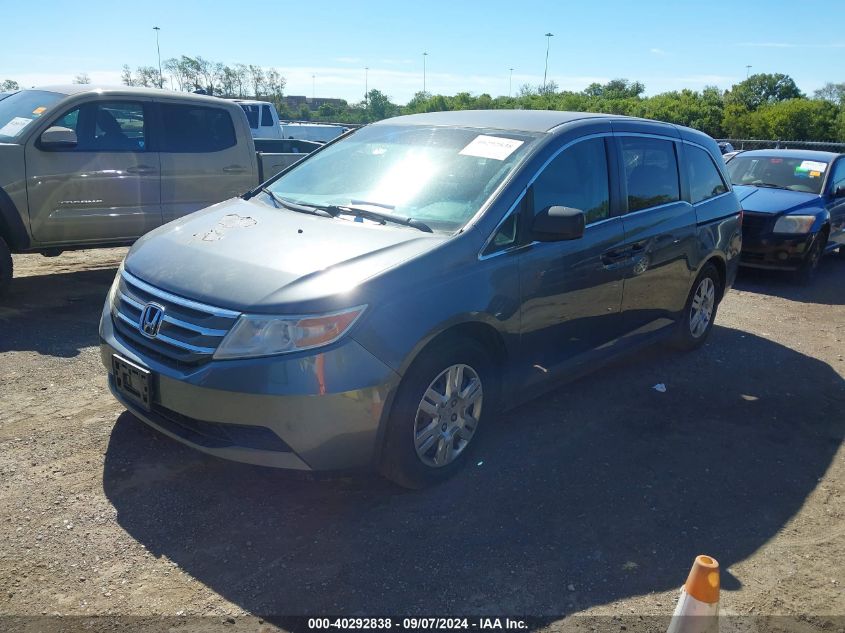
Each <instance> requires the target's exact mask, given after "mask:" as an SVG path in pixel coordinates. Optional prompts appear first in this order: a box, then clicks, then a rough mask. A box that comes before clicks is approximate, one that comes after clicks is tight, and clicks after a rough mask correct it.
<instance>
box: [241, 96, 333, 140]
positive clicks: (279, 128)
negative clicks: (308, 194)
mask: <svg viewBox="0 0 845 633" xmlns="http://www.w3.org/2000/svg"><path fill="white" fill-rule="evenodd" d="M232 101H234V102H235V103H237V104H238V105H239V106H241V108H243V110H244V112H245V113H246V118H247V121H249V130H250V132H252V137H253V138H256V139H259V138H260V139H270V138H279V139H281V138H284V139H294V140H299V141H313V142H316V143H328V142H329V141H332V140H334V139H336V138H337V137H338V136H340V135H341V134H345V133H346V132H348V131H349V128H348V127H346V126H344V125H334V124H332V123H305V122H301V121H284V122H282V121H280V120H279V113H278V112H277V111H276V106H274V105H273V104H272V103H269V102H267V101H254V100H250V99H232Z"/></svg>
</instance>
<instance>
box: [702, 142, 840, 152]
mask: <svg viewBox="0 0 845 633" xmlns="http://www.w3.org/2000/svg"><path fill="white" fill-rule="evenodd" d="M716 140H717V141H718V142H719V143H723V142H724V143H730V144H731V145H733V148H734V149H735V150H749V149H814V150H819V151H823V152H839V153H845V143H823V142H819V141H780V140H777V141H771V140H768V141H767V140H761V139H747V138H720V139H716Z"/></svg>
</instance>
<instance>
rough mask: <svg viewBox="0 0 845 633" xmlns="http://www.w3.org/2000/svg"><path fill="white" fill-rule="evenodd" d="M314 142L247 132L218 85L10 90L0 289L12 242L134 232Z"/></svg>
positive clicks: (47, 248) (126, 236)
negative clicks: (193, 90)
mask: <svg viewBox="0 0 845 633" xmlns="http://www.w3.org/2000/svg"><path fill="white" fill-rule="evenodd" d="M276 127H277V128H278V127H279V126H278V124H277V125H276ZM319 147H320V145H319V144H317V143H309V142H306V141H293V140H283V139H280V138H277V139H276V140H257V141H253V138H252V135H251V134H250V130H249V124H248V122H247V117H246V116H245V115H244V111H243V110H242V109H241V107H240V106H239V105H237V104H235V103H233V102H231V101H227V100H225V99H218V98H215V97H207V96H202V95H194V94H186V93H179V92H171V91H167V90H157V89H150V88H127V87H120V88H95V87H92V86H90V85H74V86H59V87H47V88H40V89H33V90H21V91H19V92H16V93H14V94H12V95H10V96H8V97H6V98H5V99H2V100H0V294H2V293H3V291H4V290H5V289H6V288H7V287H8V285H9V282H10V280H11V278H12V257H11V253H25V252H39V253H43V254H45V255H56V254H58V253H60V252H61V251H63V250H71V249H79V248H93V247H100V246H117V245H123V244H129V243H131V242H133V241H134V240H136V239H137V238H138V237H140V236H141V235H143V234H144V233H146V232H147V231H150V230H151V229H154V228H155V227H157V226H159V225H161V224H164V223H165V222H169V221H171V220H174V219H176V218H178V217H180V216H183V215H185V214H188V213H191V212H193V211H196V210H198V209H202V208H203V207H207V206H209V205H210V204H213V203H216V202H220V201H222V200H225V199H227V198H232V197H234V196H239V195H241V194H242V193H244V192H246V191H247V190H249V189H252V188H254V187H255V186H256V185H257V184H259V183H260V182H264V181H265V180H267V179H269V178H271V177H272V176H274V175H275V174H277V173H278V172H279V171H281V170H283V169H285V168H287V167H289V166H290V165H292V164H293V163H295V162H296V161H298V160H300V159H301V158H303V157H304V156H305V155H307V154H308V152H310V151H312V150H314V149H316V148H319Z"/></svg>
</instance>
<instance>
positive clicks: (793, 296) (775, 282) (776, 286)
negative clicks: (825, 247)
mask: <svg viewBox="0 0 845 633" xmlns="http://www.w3.org/2000/svg"><path fill="white" fill-rule="evenodd" d="M734 288H736V289H737V290H746V291H748V292H757V293H760V294H764V295H766V294H768V295H776V296H778V297H783V298H784V299H790V300H792V301H798V302H802V303H817V304H824V305H835V306H838V305H845V257H841V256H839V255H838V254H832V255H827V256H826V257H824V258H823V259H822V260H821V262H820V263H819V270H818V272H817V273H816V278H815V279H814V280H813V281H811V282H810V283H806V282H802V281H799V280H798V279H796V276H795V275H794V274H793V273H790V272H785V271H780V270H759V269H755V268H740V272H739V275H738V276H737V279H736V282H735V283H734Z"/></svg>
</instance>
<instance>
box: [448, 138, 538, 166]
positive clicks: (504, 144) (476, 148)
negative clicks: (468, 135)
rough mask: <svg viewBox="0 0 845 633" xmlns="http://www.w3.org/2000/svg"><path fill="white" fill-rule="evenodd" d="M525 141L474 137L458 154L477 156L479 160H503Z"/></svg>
mask: <svg viewBox="0 0 845 633" xmlns="http://www.w3.org/2000/svg"><path fill="white" fill-rule="evenodd" d="M524 142H525V141H517V140H515V139H512V138H501V137H498V136H486V135H484V134H481V135H479V136H476V137H475V138H474V139H472V141H471V142H470V144H469V145H467V146H466V147H465V148H463V149H462V150H461V151H460V152H458V153H459V154H461V155H462V156H477V157H479V158H493V159H495V160H505V159H506V158H507V157H508V156H510V155H511V154H513V153H514V151H516V149H517V148H518V147H519V146H520V145H522V144H523V143H524Z"/></svg>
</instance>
